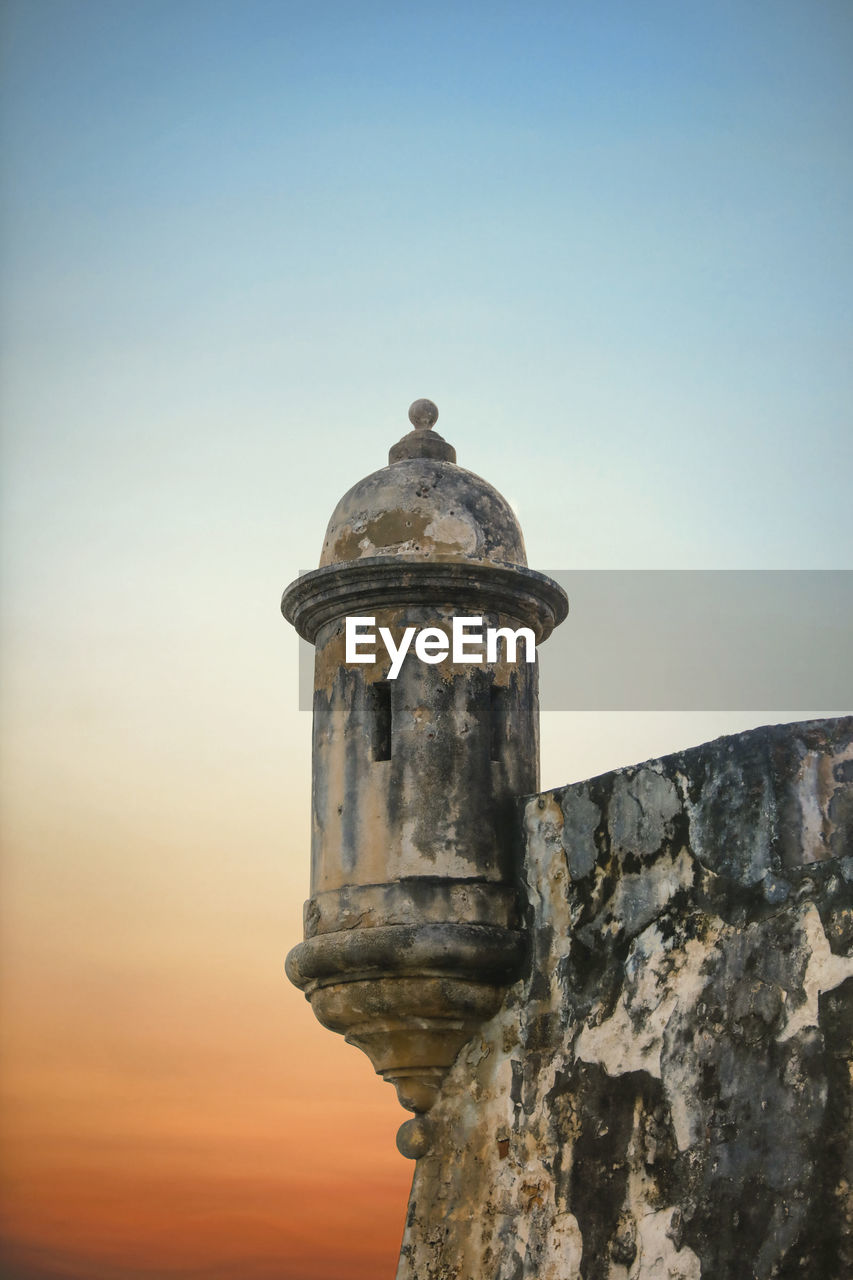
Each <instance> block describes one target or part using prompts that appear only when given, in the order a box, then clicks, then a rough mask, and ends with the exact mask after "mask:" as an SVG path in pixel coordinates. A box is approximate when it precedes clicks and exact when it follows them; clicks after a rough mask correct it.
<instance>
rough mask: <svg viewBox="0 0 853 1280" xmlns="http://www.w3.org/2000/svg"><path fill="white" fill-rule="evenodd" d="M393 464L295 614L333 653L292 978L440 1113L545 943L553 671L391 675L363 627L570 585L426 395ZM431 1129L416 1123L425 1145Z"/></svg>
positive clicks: (322, 701) (556, 613)
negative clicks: (528, 814) (538, 810)
mask: <svg viewBox="0 0 853 1280" xmlns="http://www.w3.org/2000/svg"><path fill="white" fill-rule="evenodd" d="M409 418H410V421H411V422H412V425H413V430H412V431H410V432H409V433H408V434H407V435H405V436H404V437H403V438H402V439H401V440H400V441H399V442H398V443H397V444H395V445H394V446H393V447H392V449H391V451H390V453H389V460H388V463H389V464H388V466H387V467H383V468H382V469H381V470H379V471H376V472H374V473H373V474H372V475H369V476H367V477H366V478H365V479H363V480H361V481H359V483H358V484H356V485H354V486H353V488H352V489H350V490H349V492H348V493H346V494H345V495H344V497H343V498H342V499H341V501H340V502H339V503H338V505H337V507H336V508H335V510H334V512H333V514H332V517H331V520H330V521H329V525H328V529H327V531H326V537H325V541H324V543H323V551H322V556H321V559H320V567H319V568H318V569H317V570H315V571H314V572H312V573H308V574H304V575H303V576H302V577H300V578H298V579H297V580H296V581H295V582H293V583H291V584H290V586H289V587H288V588H287V589H286V591H285V592H284V596H283V598H282V606H281V607H282V612H283V613H284V616H285V617H286V618H287V620H288V621H289V622H291V623H292V624H293V625H294V627H295V628H296V630H297V631H298V632H299V634H300V635H301V636H303V637H304V638H305V639H306V640H308V641H310V642H311V643H312V644H313V645H314V646H315V650H316V657H315V679H314V729H313V782H312V793H313V795H312V801H313V823H312V852H311V897H310V898H309V900H308V902H307V903H306V904H305V940H304V941H303V942H302V943H300V944H299V945H298V946H296V947H294V949H293V950H292V951H291V952H290V954H289V956H288V958H287V973H288V976H289V977H290V979H291V981H292V982H294V983H295V984H296V986H298V987H300V988H301V989H302V990H303V991H304V992H305V994H306V996H307V998H308V999H309V1000H310V1002H311V1006H312V1008H313V1010H314V1013H315V1014H316V1016H317V1017H318V1019H319V1020H320V1022H322V1023H323V1025H324V1026H326V1027H329V1028H330V1029H331V1030H333V1031H337V1032H340V1033H342V1034H344V1035H345V1036H346V1039H347V1040H348V1041H349V1042H350V1043H351V1044H355V1045H357V1046H358V1047H359V1048H360V1049H362V1050H364V1052H365V1053H366V1054H367V1055H368V1056H369V1057H370V1060H371V1062H372V1063H373V1065H374V1067H375V1069H376V1071H377V1072H378V1073H380V1074H381V1075H382V1076H383V1077H384V1078H385V1079H386V1080H389V1081H392V1082H393V1083H394V1084H395V1086H396V1088H397V1093H398V1096H399V1099H400V1102H401V1103H402V1105H403V1106H404V1107H405V1108H407V1109H408V1110H411V1111H414V1112H416V1113H420V1114H422V1113H424V1112H426V1111H428V1110H429V1108H430V1107H431V1105H432V1104H433V1102H434V1101H435V1099H436V1097H437V1095H438V1091H439V1089H440V1087H441V1081H442V1079H443V1077H444V1075H445V1074H446V1072H447V1070H448V1068H449V1067H450V1065H451V1063H452V1062H453V1060H454V1058H455V1057H456V1054H457V1053H458V1051H459V1049H460V1048H461V1046H462V1045H463V1044H464V1043H465V1042H466V1041H467V1040H468V1039H469V1038H470V1037H471V1035H472V1034H473V1032H474V1030H475V1029H476V1028H477V1026H478V1025H479V1024H480V1023H481V1022H482V1021H484V1020H485V1019H487V1018H489V1017H491V1016H492V1015H493V1014H494V1013H495V1011H496V1010H497V1009H498V1007H499V1005H500V1003H501V1000H502V997H503V994H504V991H505V990H506V987H507V986H508V985H509V984H510V983H511V982H512V981H514V980H515V978H516V977H517V975H518V972H519V969H520V966H521V963H522V960H523V957H524V952H525V944H524V935H523V933H522V931H521V927H520V916H519V903H518V897H517V887H516V885H517V859H518V856H519V855H518V838H517V831H516V826H515V823H516V819H515V804H514V801H515V799H516V798H517V797H518V796H520V795H525V794H529V793H531V792H534V791H536V790H537V789H538V786H539V704H538V683H537V667H536V664H535V663H531V664H528V663H527V662H526V661H524V658H523V645H522V646H520V647H519V654H518V657H519V660H518V661H516V662H510V661H509V660H508V655H507V649H506V646H505V645H501V646H500V647H499V649H498V657H497V661H495V662H492V663H486V662H483V663H459V664H454V663H452V662H451V660H450V657H448V658H446V659H445V660H444V661H442V662H440V663H437V664H432V665H428V664H427V663H424V662H422V661H421V660H420V659H418V658H417V657H416V655H415V654H414V653H413V652H410V653H409V654H408V656H407V657H406V658H405V660H404V662H403V665H402V668H401V670H400V672H399V675H398V676H397V678H396V679H394V680H390V679H389V678H388V675H389V667H390V660H389V659H388V656H387V654H386V652H385V649H384V647H383V646H382V644H378V645H377V647H376V662H375V664H361V663H360V664H357V665H354V664H347V662H346V653H345V620H346V618H347V617H348V616H349V617H353V616H355V617H364V616H368V617H372V618H374V619H375V628H374V629H375V630H376V631H377V632H378V628H379V627H381V626H385V627H388V628H389V629H390V631H391V633H392V635H393V637H394V640H395V642H397V643H399V640H400V636H401V633H402V631H403V629H404V628H405V627H406V626H412V625H413V626H415V627H417V628H421V627H427V626H429V627H436V626H437V627H439V628H441V629H442V630H444V631H446V632H447V634H448V635H449V634H450V628H451V624H452V619H453V618H454V616H463V617H469V616H475V617H481V618H482V619H483V626H484V628H485V627H511V628H512V629H513V630H515V629H517V628H518V627H520V626H524V627H529V628H531V629H532V630H533V632H534V634H535V636H536V640H537V644H538V643H540V642H541V641H543V640H545V639H546V638H547V637H548V636H549V635H550V633H551V631H552V630H553V628H554V627H555V626H556V625H557V624H559V623H560V622H561V621H562V620H563V619H564V618H565V616H566V613H567V611H568V602H567V600H566V596H565V593H564V592H563V590H562V588H560V587H559V586H558V585H557V584H556V583H555V582H553V581H552V580H551V579H550V578H548V577H546V576H545V575H544V574H540V573H535V572H533V571H532V570H530V569H528V568H527V560H526V556H525V551H524V541H523V538H522V534H521V529H520V528H519V525H518V522H517V520H516V518H515V516H514V514H513V512H512V509H511V507H510V506H509V504H508V503H507V502H506V500H505V499H504V498H503V497H501V495H500V494H499V493H498V492H497V490H496V489H494V488H493V487H492V486H491V485H490V484H488V483H487V482H486V481H485V480H482V479H481V478H480V477H479V476H477V475H474V474H473V473H472V472H470V471H466V470H464V469H463V468H462V467H459V466H457V465H456V453H455V450H454V449H453V447H452V446H451V445H450V444H448V443H447V442H446V441H445V440H443V439H442V437H441V436H440V435H438V433H437V432H435V431H434V430H433V426H434V424H435V422H436V419H437V418H438V410H437V409H436V407H435V405H434V404H432V402H431V401H429V400H417V401H415V403H414V404H413V405H412V406H411V408H410V410H409ZM426 1134H427V1131H426V1128H425V1126H424V1124H423V1122H419V1121H409V1122H408V1124H406V1125H403V1127H402V1129H401V1131H400V1135H399V1137H398V1144H399V1145H400V1149H401V1151H403V1153H404V1154H406V1155H410V1156H417V1155H419V1154H422V1152H423V1150H424V1149H425V1147H426V1144H427V1141H428V1139H427V1136H426Z"/></svg>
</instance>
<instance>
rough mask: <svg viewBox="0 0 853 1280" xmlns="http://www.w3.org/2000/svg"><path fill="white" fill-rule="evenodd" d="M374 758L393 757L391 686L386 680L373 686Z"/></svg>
mask: <svg viewBox="0 0 853 1280" xmlns="http://www.w3.org/2000/svg"><path fill="white" fill-rule="evenodd" d="M373 759H374V760H390V759H391V686H390V685H389V684H388V682H387V681H386V680H380V681H379V682H378V683H377V684H375V685H374V686H373Z"/></svg>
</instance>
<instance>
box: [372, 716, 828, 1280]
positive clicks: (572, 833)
mask: <svg viewBox="0 0 853 1280" xmlns="http://www.w3.org/2000/svg"><path fill="white" fill-rule="evenodd" d="M520 807H521V816H522V823H523V829H524V865H523V872H522V882H523V885H522V887H523V894H524V897H525V899H526V903H527V907H526V916H527V927H528V930H529V938H530V954H529V962H528V967H527V971H526V973H525V975H524V977H523V978H522V979H520V980H519V981H518V982H516V984H515V985H514V986H513V987H512V988H511V989H510V991H509V993H508V995H507V997H506V999H505V1001H504V1004H503V1006H502V1008H501V1010H500V1011H499V1013H498V1014H497V1015H496V1016H495V1017H494V1018H493V1019H492V1020H491V1021H490V1022H488V1023H486V1024H485V1026H484V1027H483V1028H482V1029H481V1030H480V1031H479V1032H478V1034H477V1035H476V1036H475V1037H474V1039H473V1040H472V1041H470V1042H469V1043H468V1044H467V1045H466V1046H465V1047H464V1048H463V1049H462V1050H461V1052H460V1055H459V1057H458V1058H457V1060H456V1063H455V1064H454V1066H453V1067H452V1069H451V1072H450V1074H449V1076H448V1078H447V1080H446V1082H445V1086H444V1089H443V1091H442V1095H441V1098H440V1100H439V1101H438V1102H437V1103H436V1105H435V1107H434V1108H433V1110H432V1112H431V1113H430V1117H429V1123H430V1126H431V1147H430V1150H429V1152H428V1154H426V1155H424V1156H422V1157H421V1158H420V1159H419V1161H418V1164H417V1167H416V1171H415V1179H414V1183H413V1187H412V1194H411V1199H410V1204H409V1213H408V1219H407V1224H406V1229H405V1235H404V1239H403V1247H402V1252H401V1258H400V1265H399V1269H398V1273H397V1277H398V1280H485V1278H486V1277H488V1278H489V1280H528V1278H529V1280H533V1278H534V1277H535V1278H536V1280H576V1278H577V1280H636V1278H642V1280H651V1278H652V1277H654V1278H655V1280H658V1278H660V1280H664V1278H669V1280H697V1278H698V1277H711V1278H712V1280H741V1278H743V1280H771V1278H772V1280H794V1278H795V1277H797V1278H799V1277H802V1276H813V1277H820V1280H843V1278H844V1277H846V1276H849V1275H851V1274H853V1201H851V1187H853V1132H851V1038H853V959H851V944H853V889H852V888H851V882H853V718H844V719H839V720H832V721H814V722H811V723H807V724H799V725H779V726H773V727H769V728H765V729H757V730H754V731H751V732H749V733H745V734H740V735H737V736H735V737H729V738H722V739H719V740H718V741H716V742H712V743H708V744H705V745H703V746H700V747H696V748H693V749H691V750H689V751H684V752H680V753H678V754H677V755H672V756H668V757H666V758H664V759H661V760H653V761H649V762H647V763H645V764H642V765H639V766H637V767H635V768H630V769H621V770H619V771H617V772H614V773H610V774H606V775H603V776H602V777H599V778H594V779H591V780H589V781H587V782H583V783H579V784H577V785H573V786H568V787H563V788H560V789H558V790H555V791H550V792H546V793H543V794H542V795H538V796H532V797H529V798H527V799H526V800H524V801H522V802H521V805H520Z"/></svg>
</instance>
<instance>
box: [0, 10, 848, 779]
mask: <svg viewBox="0 0 853 1280" xmlns="http://www.w3.org/2000/svg"><path fill="white" fill-rule="evenodd" d="M3 30H4V36H5V42H4V43H5V55H4V58H5V64H4V75H3V89H2V107H3V117H4V121H5V124H4V135H3V156H4V159H3V168H4V172H3V175H2V177H3V183H2V187H3V194H2V205H1V206H0V213H1V214H2V220H0V234H2V249H3V254H4V262H5V267H4V274H5V278H6V287H5V290H4V300H3V303H2V311H0V321H1V322H2V339H3V350H4V356H3V375H2V381H0V397H2V409H3V421H4V434H3V442H2V448H3V460H4V475H5V480H4V482H3V521H4V524H3V534H4V537H3V546H4V552H3V555H4V562H3V579H4V582H5V583H6V587H5V590H4V593H3V597H2V599H3V607H4V610H5V619H6V628H7V653H8V655H9V658H8V662H9V671H10V672H14V674H13V676H12V678H10V679H9V680H8V682H7V684H8V689H9V693H8V698H7V710H8V711H9V713H10V714H12V715H13V720H14V712H15V708H16V706H17V707H18V712H19V713H20V714H21V715H22V716H23V714H24V707H25V706H28V705H30V704H31V703H32V701H33V700H35V701H36V702H39V701H44V702H45V703H47V704H48V705H50V706H51V707H53V708H56V706H57V705H64V701H65V700H67V699H68V698H72V700H73V698H76V699H77V700H78V701H79V700H80V699H81V698H83V700H84V701H85V703H86V705H87V706H88V707H89V708H90V709H91V710H92V714H97V715H102V716H105V717H106V718H107V720H109V719H110V717H111V716H113V715H115V714H116V706H117V701H118V703H119V704H120V703H121V702H122V700H123V699H126V698H127V696H128V694H127V690H126V681H125V677H124V673H125V672H126V671H127V670H128V669H131V668H132V669H134V670H135V671H136V673H137V684H138V687H139V688H140V689H141V690H142V691H143V692H141V693H140V695H139V696H140V701H141V704H142V705H141V706H140V708H139V714H140V715H141V716H142V717H143V718H144V717H145V715H146V714H150V713H149V712H147V711H146V708H148V707H152V706H153V707H156V706H158V705H159V703H158V700H157V698H156V696H155V697H154V698H153V700H152V699H151V698H148V697H147V696H146V694H145V692H144V690H145V689H146V680H150V681H151V682H152V684H157V687H162V680H163V671H164V670H168V671H169V672H170V673H171V675H170V678H171V679H174V680H176V681H177V682H178V684H179V686H180V690H181V699H182V700H183V703H184V704H185V705H184V710H185V714H184V715H183V716H182V717H179V719H180V720H181V723H182V724H187V725H189V724H191V723H192V722H193V717H194V716H200V717H201V719H202V721H204V720H205V718H206V717H207V716H209V715H210V714H211V713H210V712H209V711H208V710H206V708H207V707H208V703H209V690H210V689H211V688H223V687H227V688H230V689H232V690H233V696H234V698H235V699H237V700H238V702H239V699H240V697H241V696H243V697H245V689H244V685H243V681H245V679H246V674H245V673H246V672H251V673H252V674H251V679H252V680H253V681H256V682H257V689H258V697H259V698H260V697H261V696H262V691H263V692H266V691H268V690H269V688H270V687H274V688H276V687H278V683H277V682H278V681H279V680H280V679H281V667H280V665H279V664H280V663H281V662H282V661H285V663H286V670H287V672H288V675H287V681H290V672H291V668H292V666H293V662H294V655H295V647H294V646H293V645H292V644H291V637H288V636H284V635H283V634H282V632H283V624H281V623H280V620H279V619H278V618H277V616H276V605H275V601H276V598H277V594H278V590H279V587H280V586H281V585H283V584H284V583H285V582H286V581H288V580H289V579H290V578H291V577H292V576H294V574H295V573H296V572H297V571H298V570H299V569H301V568H304V567H307V566H310V564H311V563H312V562H313V561H314V559H315V557H316V555H317V553H318V550H319V546H320V542H321V540H322V533H323V528H324V526H325V521H326V518H327V514H328V512H329V511H330V510H331V508H332V506H333V505H334V503H335V501H336V500H337V497H338V496H339V495H340V493H341V492H343V490H345V489H346V488H348V487H349V486H350V485H351V484H352V483H353V482H354V480H355V479H357V478H358V477H359V476H361V475H362V474H364V473H365V472H367V471H369V470H372V469H374V468H375V467H376V466H379V465H382V464H383V463H384V461H385V456H386V450H387V447H388V445H389V443H390V442H392V441H393V440H394V439H396V438H397V437H398V436H399V435H400V434H402V432H403V431H404V430H405V428H406V426H407V423H406V418H405V414H406V407H407V406H408V404H409V402H410V401H411V400H412V399H413V398H415V397H416V396H420V395H428V396H431V397H432V398H433V399H435V400H436V401H437V402H438V404H439V407H440V409H441V419H440V422H439V430H441V431H443V432H444V433H445V434H446V435H447V436H448V438H450V439H451V440H452V441H453V443H454V444H455V445H456V447H457V450H458V454H459V460H460V462H461V463H462V464H463V465H467V466H469V467H470V468H471V469H472V470H475V471H478V472H481V473H483V474H485V475H486V476H487V477H488V478H489V479H490V480H492V481H493V482H494V483H495V484H496V485H497V486H498V487H499V488H500V489H502V490H503V491H504V492H506V494H507V495H508V496H509V497H510V499H511V500H512V501H513V502H514V504H515V505H516V506H517V508H518V510H519V512H520V514H521V518H522V521H523V525H524V529H525V534H526V538H527V544H528V551H529V555H530V560H531V563H532V564H534V565H537V566H539V567H542V568H553V569H556V568H742V567H751V568H821V567H822V568H844V567H848V566H849V506H850V500H849V491H850V475H851V461H852V460H853V459H851V453H853V444H851V441H853V432H851V429H850V426H851V424H850V403H851V361H850V359H849V353H850V350H851V349H853V341H851V337H853V335H851V328H853V319H852V318H851V302H850V299H851V297H853V288H851V284H853V281H851V259H853V254H851V249H850V245H851V234H850V232H851V227H850V208H851V168H853V161H851V148H850V145H849V139H850V136H851V124H853V118H851V117H853V111H851V104H853V89H851V77H850V75H849V67H850V65H851V54H853V12H851V10H850V8H849V6H848V5H846V4H841V3H838V4H830V3H820V2H819V3H815V4H808V5H806V4H802V3H786V2H784V0H773V2H772V3H770V2H766V3H761V2H757V3H752V4H750V5H748V6H745V5H743V4H734V3H731V4H730V3H718V4H715V5H710V6H709V5H700V4H692V3H671V4H670V3H648V4H645V5H642V6H639V5H636V4H627V3H626V4H619V3H605V4H592V3H561V4H556V3H533V4H527V5H524V6H522V5H516V4H513V5H510V4H488V5H485V4H479V3H472V4H467V5H466V4H463V5H449V4H437V5H432V6H430V7H429V8H428V9H427V8H424V7H423V6H415V5H409V4H399V3H398V4H369V3H368V4H358V5H355V4H342V3H314V4H296V3H288V2H286V0H281V2H280V3H268V2H263V3H259V2H258V0H248V2H245V3H235V2H233V0H228V2H227V3H224V2H222V0H183V2H181V0H178V2H175V0H169V2H168V3H161V2H160V0H125V2H123V3H106V2H104V0H28V2H27V3H16V2H15V0H12V3H10V4H8V5H7V7H6V10H5V15H4V19H3ZM48 601H49V602H50V608H49V610H46V602H48ZM214 620H215V625H214ZM265 646H266V647H265ZM93 652H97V653H98V655H99V657H98V664H97V667H96V668H95V669H93V666H92V663H91V660H90V655H91V654H92V653H93ZM158 655H159V659H158ZM283 655H284V656H283ZM157 661H159V663H160V668H159V669H158V674H157V675H156V676H155V675H154V674H148V675H146V673H147V672H150V671H151V669H152V663H153V664H155V666H156V663H157ZM16 664H18V665H16ZM158 681H159V684H158V683H157V682H158ZM291 687H292V684H291ZM83 690H88V692H87V693H86V694H85V696H84V694H83V692H82V691H83ZM71 691H74V693H73V695H72V692H71ZM18 699H19V700H20V705H18V702H17V701H16V700H18ZM172 705H173V706H174V705H175V704H174V702H173V704H172ZM178 705H180V703H179V704H178ZM190 708H192V710H190ZM51 714H56V712H55V710H54V711H52V712H51ZM174 714H177V712H175V713H174ZM126 715H127V711H125V713H123V715H122V718H121V723H122V724H124V723H126ZM31 720H32V717H31V714H30V716H29V721H30V722H31ZM279 731H280V730H279V729H278V727H275V728H274V727H273V726H272V725H270V726H269V727H268V729H267V731H266V736H265V737H264V735H263V734H261V731H260V728H259V727H258V726H254V728H253V729H252V732H253V733H258V734H259V735H260V736H261V737H263V739H264V741H265V743H266V744H267V745H268V746H269V745H271V741H272V739H273V738H274V736H275V734H276V733H278V732H279ZM187 732H188V733H189V732H190V731H189V729H187ZM293 732H294V733H299V732H301V730H299V731H297V730H295V729H294V730H293ZM190 736H191V734H190ZM107 737H109V734H108V733H107ZM206 741H208V742H209V741H210V738H209V735H208V737H207V738H206ZM675 745H683V744H682V743H678V744H675ZM659 749H663V748H659ZM614 763H616V761H614Z"/></svg>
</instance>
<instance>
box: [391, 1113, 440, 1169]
mask: <svg viewBox="0 0 853 1280" xmlns="http://www.w3.org/2000/svg"><path fill="white" fill-rule="evenodd" d="M431 1144H432V1132H431V1128H430V1123H429V1121H428V1120H427V1118H426V1116H422V1115H416V1116H412V1118H411V1120H406V1121H405V1123H404V1124H401V1125H400V1128H399V1129H398V1130H397V1150H398V1151H399V1152H400V1155H401V1156H405V1157H406V1159H407V1160H420V1158H421V1156H425V1155H426V1154H427V1152H428V1151H429V1149H430V1146H431Z"/></svg>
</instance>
